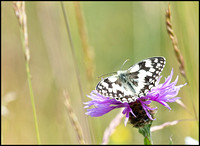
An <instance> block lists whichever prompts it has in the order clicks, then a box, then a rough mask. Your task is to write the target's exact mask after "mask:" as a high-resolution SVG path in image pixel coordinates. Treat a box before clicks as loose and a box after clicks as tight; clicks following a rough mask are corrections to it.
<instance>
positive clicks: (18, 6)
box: [13, 1, 30, 62]
mask: <svg viewBox="0 0 200 146" xmlns="http://www.w3.org/2000/svg"><path fill="white" fill-rule="evenodd" d="M13 8H14V10H15V14H16V16H17V18H18V21H19V25H20V27H21V30H22V32H23V37H24V41H23V42H24V45H25V50H24V53H25V59H26V61H28V62H29V61H30V53H29V47H28V30H27V21H26V12H25V2H24V1H22V2H19V1H17V2H13Z"/></svg>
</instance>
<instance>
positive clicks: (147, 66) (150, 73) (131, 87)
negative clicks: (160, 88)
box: [96, 57, 165, 103]
mask: <svg viewBox="0 0 200 146" xmlns="http://www.w3.org/2000/svg"><path fill="white" fill-rule="evenodd" d="M164 66H165V58H164V57H152V58H148V59H145V60H143V61H140V62H138V63H136V64H135V65H133V66H131V67H130V68H129V69H128V70H127V71H118V74H116V75H113V76H110V77H107V78H105V79H103V80H101V81H100V82H99V83H98V84H97V86H96V90H97V92H98V93H99V94H101V95H103V96H106V97H110V98H115V99H116V100H117V101H120V102H122V103H124V102H127V103H130V102H134V101H135V100H136V99H137V98H139V97H142V96H146V94H147V93H148V92H149V91H150V90H151V88H152V87H154V86H155V82H156V81H157V79H158V77H159V75H160V73H161V72H162V70H163V68H164ZM123 77H124V78H123Z"/></svg>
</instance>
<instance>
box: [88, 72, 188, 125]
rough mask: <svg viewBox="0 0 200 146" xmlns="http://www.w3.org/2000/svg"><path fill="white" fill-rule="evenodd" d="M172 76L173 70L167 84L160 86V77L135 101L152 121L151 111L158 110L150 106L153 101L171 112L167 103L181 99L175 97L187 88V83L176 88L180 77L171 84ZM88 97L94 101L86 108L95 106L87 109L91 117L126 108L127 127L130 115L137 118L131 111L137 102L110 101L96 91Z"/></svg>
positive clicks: (166, 80) (124, 112)
mask: <svg viewBox="0 0 200 146" xmlns="http://www.w3.org/2000/svg"><path fill="white" fill-rule="evenodd" d="M172 75H173V68H172V71H171V74H170V75H169V76H168V77H167V78H166V79H165V82H164V83H163V84H159V82H160V79H161V77H162V76H160V77H159V78H158V80H157V82H156V83H155V87H153V88H152V90H151V91H149V92H148V93H147V95H146V96H144V97H140V98H138V99H137V100H136V101H135V102H140V104H141V106H142V108H143V109H144V111H145V112H146V115H147V116H148V118H149V119H151V120H155V119H153V118H152V116H151V114H150V113H149V111H153V110H155V109H157V107H155V108H152V107H150V106H149V104H150V103H151V102H152V101H156V102H158V103H160V104H162V105H163V106H165V107H167V108H168V109H169V110H171V108H170V107H169V105H168V104H167V102H175V101H176V100H177V99H180V97H175V96H177V94H178V92H179V90H180V88H181V87H183V86H185V85H186V83H185V84H184V85H179V86H175V85H176V83H177V81H178V76H177V78H176V80H175V81H174V82H172V83H170V82H171V79H172ZM88 97H89V98H91V99H92V100H91V101H88V102H85V103H84V104H86V106H85V107H84V108H88V107H90V106H92V105H93V106H94V108H91V109H87V112H86V114H87V115H90V116H91V117H99V116H102V115H104V114H106V113H108V112H110V111H111V110H113V109H115V108H124V110H123V111H122V113H123V114H125V115H126V119H125V121H124V124H125V126H126V124H127V122H128V119H129V113H131V114H132V115H133V116H134V117H136V116H135V114H134V111H132V109H131V105H133V104H134V103H135V102H133V103H126V102H125V103H121V102H120V101H117V100H115V99H114V98H112V99H110V98H109V97H105V96H103V95H100V94H99V93H98V92H97V91H96V90H93V91H92V92H91V93H90V95H88ZM174 97H175V98H174ZM151 113H152V112H151Z"/></svg>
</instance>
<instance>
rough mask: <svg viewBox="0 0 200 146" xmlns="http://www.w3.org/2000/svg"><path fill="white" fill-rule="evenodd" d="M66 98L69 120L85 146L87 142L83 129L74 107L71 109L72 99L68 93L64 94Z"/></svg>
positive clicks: (80, 141)
mask: <svg viewBox="0 0 200 146" xmlns="http://www.w3.org/2000/svg"><path fill="white" fill-rule="evenodd" d="M63 94H64V96H65V97H66V100H65V106H66V108H67V111H68V113H69V118H70V120H71V122H72V125H73V126H74V129H75V131H76V134H77V136H78V141H79V143H80V144H85V141H84V139H83V132H82V128H81V126H80V124H79V122H78V119H77V116H76V114H75V113H74V111H73V109H72V107H71V103H70V99H69V96H68V94H67V92H65V91H64V92H63Z"/></svg>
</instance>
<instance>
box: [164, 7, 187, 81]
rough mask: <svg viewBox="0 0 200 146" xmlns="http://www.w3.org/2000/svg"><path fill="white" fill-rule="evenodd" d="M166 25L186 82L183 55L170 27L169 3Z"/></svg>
mask: <svg viewBox="0 0 200 146" xmlns="http://www.w3.org/2000/svg"><path fill="white" fill-rule="evenodd" d="M166 26H167V32H168V34H169V37H170V39H171V40H172V44H173V48H174V52H175V55H176V58H177V60H178V62H179V64H180V65H179V69H180V72H181V75H182V76H183V77H184V78H185V79H186V82H188V80H187V77H186V74H185V67H184V59H183V56H182V55H181V51H180V49H179V48H178V41H177V38H176V35H175V33H174V31H173V29H172V24H171V11H170V5H168V9H167V11H166ZM188 84H189V83H188Z"/></svg>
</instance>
